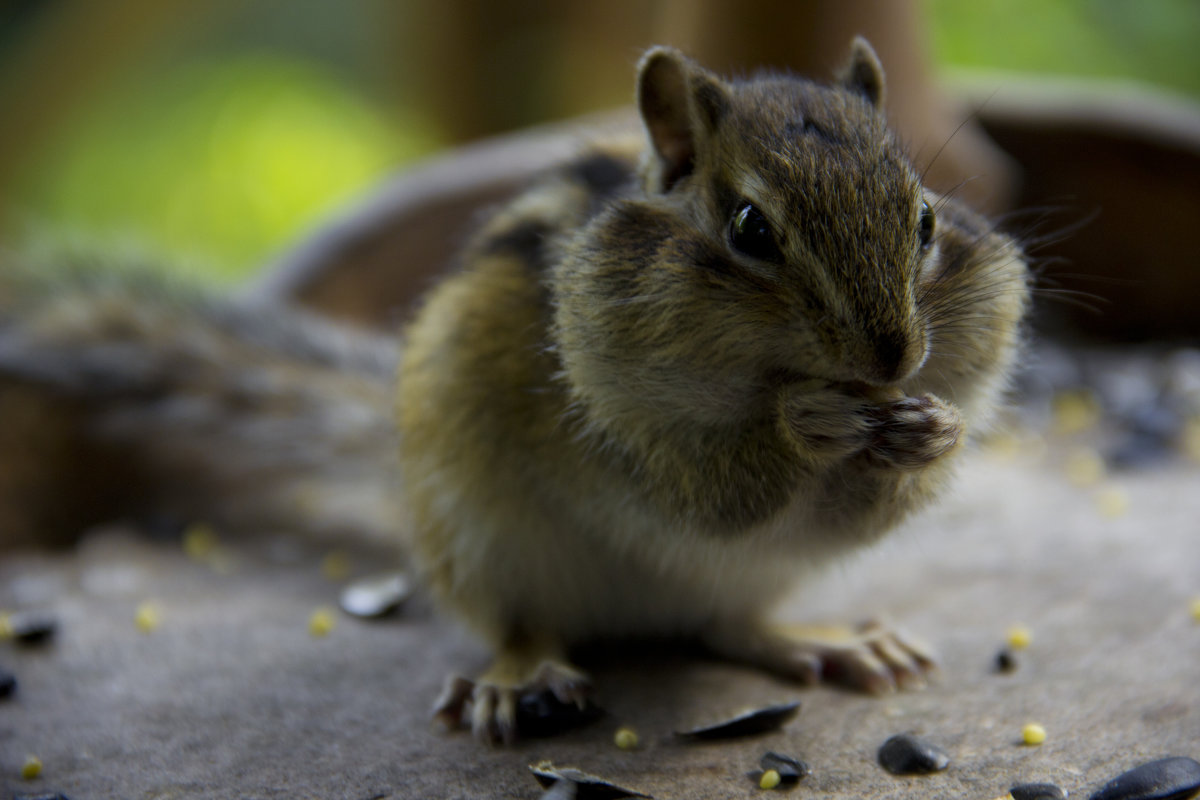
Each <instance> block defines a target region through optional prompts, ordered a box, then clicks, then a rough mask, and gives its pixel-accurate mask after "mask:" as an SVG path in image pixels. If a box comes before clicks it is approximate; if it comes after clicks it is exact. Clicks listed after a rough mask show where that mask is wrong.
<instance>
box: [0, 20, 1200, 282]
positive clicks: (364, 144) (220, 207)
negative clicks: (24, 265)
mask: <svg viewBox="0 0 1200 800" xmlns="http://www.w3.org/2000/svg"><path fill="white" fill-rule="evenodd" d="M46 5H47V4H43V3H39V2H11V3H3V2H0V115H3V117H5V118H7V119H4V120H2V121H3V122H4V124H3V125H0V134H4V133H5V132H7V133H8V135H9V136H10V137H11V138H13V142H14V143H9V142H4V141H0V151H3V152H5V153H7V154H8V164H7V169H3V170H0V179H2V180H0V189H2V190H3V199H4V201H5V206H6V208H7V210H8V213H7V215H6V217H5V219H4V221H3V226H4V233H5V234H6V236H8V237H11V236H16V235H22V236H29V235H31V234H32V235H33V236H34V237H35V238H36V237H37V236H42V235H53V236H54V237H56V238H59V239H62V238H66V239H67V240H77V241H81V242H85V243H95V242H103V243H104V244H105V246H108V247H122V248H126V249H129V250H133V251H136V252H138V253H140V254H143V255H145V256H149V257H150V259H151V260H153V259H155V258H161V259H162V260H164V261H165V262H169V263H179V262H183V263H188V264H192V265H193V271H195V272H203V273H204V274H205V275H209V276H212V277H213V278H214V279H216V280H222V279H224V280H229V279H233V278H237V277H240V276H242V275H245V274H246V273H247V272H248V271H250V270H253V269H255V268H257V267H259V266H260V265H262V264H263V263H265V262H268V261H269V260H270V258H271V257H272V256H274V255H275V254H277V253H278V252H280V250H281V249H282V248H284V247H286V246H287V245H288V244H289V243H291V242H293V241H295V240H296V239H297V238H298V237H300V236H301V235H302V234H303V232H304V231H305V230H307V229H308V228H310V227H311V226H313V225H314V224H316V223H317V222H318V221H319V220H320V219H321V218H322V217H324V216H327V215H329V214H330V213H332V212H333V211H334V210H335V209H337V208H338V207H340V206H343V205H344V204H345V203H347V202H348V201H349V200H351V199H352V198H354V197H355V196H357V195H360V194H361V193H362V192H363V191H365V190H366V189H367V188H368V187H369V186H370V185H371V184H373V183H374V182H377V181H379V180H381V179H382V178H383V176H385V175H386V174H388V173H389V172H390V171H392V170H395V169H397V168H398V167H400V166H401V165H403V164H405V163H408V162H411V161H412V160H414V159H418V158H420V157H422V156H425V155H428V154H430V153H432V152H435V151H436V150H438V149H439V148H443V147H446V146H448V145H450V144H453V143H454V142H455V141H457V140H459V139H461V138H463V135H462V134H461V131H459V132H457V133H456V132H455V131H453V130H448V126H447V125H445V124H444V121H443V120H439V119H438V117H437V114H436V112H435V110H434V109H431V108H430V107H429V104H428V103H427V102H424V100H423V98H425V97H428V89H429V86H430V84H432V83H435V81H433V80H431V78H430V76H429V75H427V74H422V72H421V70H420V68H419V65H418V66H414V63H417V62H414V61H413V60H411V59H409V58H408V55H409V51H413V52H416V51H419V49H420V46H421V43H422V42H421V38H422V37H421V30H422V25H423V19H422V16H421V15H422V13H424V12H425V11H426V10H427V9H425V7H424V6H425V5H427V4H421V3H415V2H414V3H411V4H406V3H386V2H382V0H378V1H377V2H368V1H366V0H362V1H360V2H350V3H344V4H336V3H330V2H313V1H311V0H295V1H294V2H286V3H285V2H257V3H247V4H240V5H239V4H233V3H220V2H214V3H212V4H194V3H175V4H172V3H169V2H163V3H159V4H156V5H152V4H148V3H145V2H136V0H134V1H133V2H121V3H115V4H113V6H111V7H110V9H109V10H110V11H111V15H110V14H97V13H96V11H95V9H96V8H97V7H105V6H107V5H108V4H107V3H92V4H91V9H90V11H87V12H83V21H82V22H81V23H80V27H82V28H89V26H91V27H90V28H89V30H90V31H91V33H92V34H93V38H80V37H79V36H78V35H77V34H76V32H74V31H67V33H65V34H62V36H63V37H65V40H64V41H61V42H57V43H55V44H54V47H55V48H56V50H54V51H52V52H53V53H58V54H60V55H61V59H62V63H63V64H64V65H66V66H64V67H63V69H64V70H66V71H67V72H66V73H65V76H55V75H49V76H48V77H47V78H46V80H45V81H43V82H42V83H44V84H45V85H39V80H40V74H35V73H34V72H32V70H34V69H35V67H36V64H37V63H38V62H36V60H35V61H33V62H30V61H29V60H28V59H29V54H28V53H27V52H25V51H26V50H27V49H28V48H27V47H26V43H27V42H28V41H30V40H32V39H34V38H36V35H37V34H38V32H39V31H43V30H44V26H46V25H47V22H46V18H47V17H53V13H54V10H53V9H52V10H51V11H50V12H47V11H46ZM49 5H50V6H55V5H57V6H60V7H61V6H69V5H70V4H69V3H58V4H49ZM516 5H517V6H521V5H522V4H521V3H517V4H516ZM528 5H529V4H525V11H529V8H528ZM164 6H177V8H174V9H173V11H172V12H171V13H170V14H167V13H164V12H162V11H161V9H162V8H163V7H164ZM84 8H87V6H84ZM925 12H926V16H927V23H926V24H927V25H928V27H929V29H930V36H929V40H930V43H931V49H932V57H933V58H934V60H935V61H936V64H937V66H938V69H939V70H941V71H944V72H947V73H950V72H954V71H956V70H964V69H971V70H976V69H988V70H1004V71H1015V72H1022V73H1029V74H1037V75H1044V74H1058V75H1079V76H1089V77H1109V78H1121V79H1130V80H1136V81H1144V82H1147V83H1150V84H1154V85H1157V86H1159V87H1161V88H1163V89H1166V90H1170V91H1174V92H1178V93H1181V94H1184V95H1190V96H1191V97H1193V98H1196V97H1200V46H1198V45H1200V2H1196V0H1144V1H1143V2H1132V1H1130V0H1090V1H1088V0H970V1H967V0H929V2H927V3H926V6H925ZM122 15H126V16H127V18H122ZM97 25H99V26H111V33H110V32H106V31H97V29H96V28H95V26H97ZM106 30H107V29H106ZM131 31H132V32H131ZM530 31H531V33H530V37H529V39H528V40H527V41H520V42H516V43H514V44H513V45H512V49H513V51H514V52H519V51H520V50H521V49H523V48H527V47H536V46H537V45H538V41H539V40H538V32H539V28H538V27H537V26H536V25H531V26H530ZM97 33H98V35H99V37H100V39H99V44H95V43H94V41H93V39H94V37H95V35H97ZM72 36H75V37H76V38H72ZM105 37H109V38H107V39H106V38H105ZM60 38H61V37H60ZM76 41H78V42H80V43H81V44H79V45H78V47H80V48H81V47H83V46H84V45H85V44H86V45H87V46H89V47H98V48H101V50H100V51H98V52H99V55H98V56H95V57H92V58H91V60H90V61H89V60H88V58H89V57H90V56H89V53H90V51H89V52H84V53H82V54H80V53H79V52H77V49H78V48H76V49H72V47H71V44H72V43H73V42H76ZM106 47H107V49H104V48H106ZM398 51H399V52H398ZM35 55H36V54H35ZM462 57H463V58H467V56H466V55H463V56H462ZM622 58H625V60H628V61H629V62H630V63H632V61H633V59H634V58H636V55H635V54H631V55H628V56H626V54H622ZM43 59H44V55H43ZM51 60H54V59H53V58H52V59H51ZM110 62H111V63H112V64H113V65H114V66H111V67H109V66H108V64H109V63H110ZM31 64H33V65H34V66H31ZM42 69H44V68H42ZM93 69H95V70H96V75H89V74H88V72H89V70H93ZM72 71H74V72H72ZM31 76H32V79H31ZM438 77H439V78H442V79H443V80H442V83H441V85H442V86H443V87H444V86H445V85H447V84H449V85H451V86H452V85H453V78H454V76H453V75H452V74H450V75H441V74H439V76H438ZM511 80H515V81H525V82H526V83H529V85H530V88H531V92H532V91H533V90H534V89H537V88H539V87H537V86H534V85H533V82H535V81H538V80H540V81H545V80H546V79H545V77H544V76H529V75H522V74H521V73H520V72H519V70H517V72H516V75H515V76H512V77H511ZM614 80H615V83H614V84H609V85H610V86H613V85H615V86H617V87H626V86H628V85H629V84H630V83H631V78H630V75H629V74H620V75H616V76H614ZM72 81H75V83H72ZM77 85H78V86H81V87H82V88H79V89H78V90H73V87H75V86H77ZM442 91H446V90H445V89H444V88H443V89H442ZM587 91H589V90H588V89H587V88H586V87H585V88H584V89H583V90H581V92H582V93H583V94H586V93H587ZM591 91H592V95H591V96H587V97H578V98H572V100H573V102H570V103H560V104H559V106H558V107H554V104H553V103H547V104H543V105H542V107H540V108H539V109H535V110H534V111H532V112H530V113H527V114H526V115H525V116H524V117H517V118H514V119H513V120H504V121H503V122H504V124H499V125H497V127H506V126H508V125H511V124H516V123H519V122H532V121H536V119H537V118H538V116H539V115H540V116H542V117H545V118H550V117H554V116H560V115H563V114H569V113H577V112H578V111H579V110H582V109H587V108H591V107H604V106H607V105H612V104H613V103H614V102H619V101H618V100H616V99H614V98H619V97H620V96H621V95H620V94H617V95H614V94H613V92H614V91H618V92H625V91H627V90H626V89H624V88H619V89H617V90H613V89H610V88H595V89H592V90H591ZM6 92H7V95H6ZM43 98H46V100H45V102H47V103H48V104H52V103H57V104H58V105H60V106H62V108H61V109H57V113H55V114H51V115H49V121H48V122H45V123H44V124H39V125H35V126H34V127H33V129H30V128H27V127H25V126H26V123H27V121H28V120H37V119H40V117H39V116H38V115H35V114H31V112H30V109H31V108H34V107H37V110H39V111H40V110H41V108H40V106H37V104H38V103H40V102H42V99H43ZM18 139H20V142H19V143H17V140H18ZM10 145H11V146H10ZM47 232H49V233H47Z"/></svg>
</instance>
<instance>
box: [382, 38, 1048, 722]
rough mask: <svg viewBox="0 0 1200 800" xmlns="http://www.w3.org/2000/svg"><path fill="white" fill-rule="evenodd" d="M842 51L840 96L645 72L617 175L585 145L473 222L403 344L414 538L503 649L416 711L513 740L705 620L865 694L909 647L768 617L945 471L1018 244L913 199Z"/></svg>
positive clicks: (652, 68) (741, 642) (1009, 296)
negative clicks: (635, 138) (542, 707)
mask: <svg viewBox="0 0 1200 800" xmlns="http://www.w3.org/2000/svg"><path fill="white" fill-rule="evenodd" d="M883 93H884V78H883V72H882V69H881V67H880V64H879V61H878V59H877V58H876V56H875V55H874V52H873V51H872V50H871V48H870V46H869V45H868V44H867V43H866V42H865V41H863V40H861V39H860V40H858V41H856V42H855V43H854V44H853V46H852V50H851V55H850V60H849V65H848V67H847V68H846V69H845V72H844V74H843V76H842V78H841V79H840V81H839V82H837V83H836V84H834V85H832V86H820V85H817V84H815V83H812V82H809V81H806V80H800V79H797V78H792V77H779V76H762V77H757V78H754V79H751V80H748V81H743V82H736V83H730V82H727V81H724V80H722V79H720V78H718V77H717V76H715V75H713V74H712V73H710V72H708V71H706V70H705V69H703V68H702V67H700V66H698V65H697V64H695V63H693V62H692V61H690V60H688V59H687V58H685V57H684V56H682V55H681V54H680V53H678V52H676V51H674V50H671V49H667V48H655V49H652V50H650V51H649V52H648V53H647V54H646V55H645V57H644V58H643V59H642V61H641V64H640V66H639V68H638V79H637V105H638V109H639V111H640V114H641V118H642V122H643V124H644V127H645V133H646V140H647V141H646V143H645V146H644V148H643V149H644V153H643V154H642V155H641V158H640V161H638V160H637V157H636V156H635V155H631V154H629V153H628V152H621V151H619V150H610V151H603V150H601V151H599V152H595V153H593V154H591V155H589V156H587V157H584V158H582V159H580V160H578V161H576V162H574V163H572V164H567V165H565V166H564V167H563V168H562V169H560V170H559V171H557V172H556V173H554V174H552V175H551V176H549V177H548V178H547V179H546V180H545V181H544V182H543V184H542V185H541V186H539V187H537V188H534V189H532V190H531V191H530V192H528V193H527V194H525V195H524V196H523V197H520V198H518V199H517V200H516V201H514V202H513V203H512V204H511V205H510V206H509V208H508V209H506V210H505V211H504V212H502V213H501V214H499V215H498V216H497V217H496V218H495V219H493V220H492V222H491V223H490V224H489V225H488V226H487V227H486V228H485V229H484V230H483V231H482V233H481V234H480V235H479V237H478V238H477V239H476V241H475V242H474V244H473V246H472V248H471V250H470V251H469V252H468V255H467V258H466V268H465V269H464V270H463V271H462V272H461V273H460V274H459V275H457V276H455V277H453V278H450V279H449V280H447V281H445V282H444V283H443V284H442V285H441V286H440V287H439V288H437V289H436V290H435V291H434V292H433V293H432V295H431V296H430V297H429V298H428V300H427V302H426V304H425V305H424V307H423V308H422V309H421V310H420V311H419V313H418V315H417V316H416V318H415V320H414V321H413V322H412V324H411V326H410V327H409V329H408V333H407V336H406V342H407V344H406V347H405V348H404V351H403V353H402V356H401V364H400V378H399V393H398V400H397V405H398V425H399V433H400V437H401V448H400V453H401V471H402V475H403V485H404V487H405V489H404V491H405V496H406V498H407V503H406V508H407V509H408V511H409V512H410V513H411V515H412V524H411V527H410V530H411V532H412V535H413V542H412V544H413V547H414V552H415V553H416V554H417V555H418V557H419V559H420V561H421V562H422V563H423V564H424V565H425V567H426V569H427V573H428V578H429V581H430V584H431V585H432V587H433V588H434V591H435V592H436V594H437V595H438V596H439V597H440V598H441V601H442V602H443V604H444V605H445V606H446V607H448V608H450V609H453V610H454V611H455V612H456V613H457V614H458V615H459V616H460V617H461V618H462V619H464V620H466V621H467V622H468V623H470V624H471V625H472V626H473V627H474V628H475V629H476V630H477V631H478V632H479V633H480V634H481V635H482V636H483V637H484V638H485V639H486V641H487V642H488V643H489V644H490V645H491V647H492V648H493V650H494V651H495V654H496V656H495V663H494V665H493V666H492V667H491V669H489V670H488V671H487V672H486V673H485V674H484V675H483V676H482V677H481V678H480V679H479V680H478V681H474V682H472V681H468V680H457V681H454V682H452V683H450V684H449V685H448V687H447V691H446V692H445V694H444V696H443V697H442V698H441V700H440V702H439V704H438V707H437V708H438V713H439V714H441V715H442V716H444V717H445V718H447V719H448V720H450V721H452V722H454V721H457V720H460V719H464V718H465V717H467V716H468V715H469V718H470V720H471V724H472V727H473V728H474V730H475V732H476V733H477V734H478V735H480V736H481V737H483V738H486V739H495V738H499V739H511V738H512V737H513V736H514V735H515V733H516V731H515V722H514V720H515V708H516V703H517V700H518V698H519V696H520V695H521V693H522V692H525V691H529V690H531V689H536V688H544V689H547V690H549V691H552V692H554V694H555V695H557V696H558V697H559V698H560V699H563V700H567V701H570V700H575V701H580V700H582V698H583V696H584V693H585V691H586V687H587V679H586V678H585V677H584V675H583V673H582V672H581V671H580V670H578V669H577V668H576V667H574V666H573V665H572V664H571V663H570V662H569V661H568V660H567V652H568V649H569V647H570V646H571V645H572V644H575V643H578V642H581V641H587V640H591V639H595V638H597V637H609V636H613V637H623V636H631V635H634V636H637V635H666V636H679V635H683V636H692V637H697V638H699V639H700V640H701V641H703V642H704V643H705V644H706V645H708V646H709V647H710V648H712V649H713V650H714V651H716V652H718V653H720V654H722V655H724V656H727V657H730V658H733V659H738V660H741V661H745V662H749V663H752V664H755V665H758V666H761V667H764V668H766V669H767V670H770V671H771V672H774V673H778V674H781V675H784V676H786V677H789V678H793V679H797V680H800V681H804V682H813V681H815V680H817V679H818V677H819V676H821V675H822V674H827V673H829V672H834V671H838V672H841V673H843V674H845V675H848V676H849V677H850V679H851V680H852V682H854V683H856V684H857V685H859V686H861V687H863V688H866V689H869V690H873V691H880V690H884V689H887V688H889V687H891V686H893V685H894V684H895V683H896V682H897V681H899V682H910V681H913V680H915V679H918V678H919V676H920V674H921V672H922V671H923V670H925V669H926V668H927V667H928V666H929V662H928V661H927V659H926V657H925V656H924V655H923V654H922V653H921V652H920V651H919V650H917V649H915V648H913V647H911V646H909V645H908V644H907V643H906V642H904V641H902V640H900V639H899V638H898V637H895V636H892V635H890V634H888V633H887V632H886V631H880V630H875V631H872V632H871V633H869V634H867V635H865V636H864V637H863V638H861V639H859V640H857V641H850V642H847V643H844V644H843V645H841V646H836V645H831V644H830V643H829V642H826V641H820V640H815V639H804V638H798V637H796V636H790V635H788V634H786V633H784V632H782V631H780V630H778V629H777V628H774V627H772V626H771V625H770V624H769V623H767V622H766V620H765V613H766V611H767V610H768V609H770V607H771V606H772V604H773V603H775V602H776V601H777V600H778V599H779V598H780V597H781V595H782V594H783V593H784V592H785V591H786V590H787V589H789V588H791V587H792V586H793V585H794V584H795V583H796V582H797V580H798V579H801V578H802V577H803V576H804V575H806V574H812V573H813V572H814V571H816V570H820V569H821V568H822V567H824V566H826V565H827V564H828V563H829V562H830V561H831V560H832V559H834V558H837V557H838V556H842V555H845V554H847V553H850V552H853V551H855V550H857V549H859V548H862V547H864V546H866V545H869V544H871V543H872V542H874V541H876V540H877V539H879V538H880V537H881V536H882V535H884V533H886V532H887V531H888V530H889V529H890V528H892V527H893V526H894V525H895V524H896V523H897V522H898V521H900V520H901V519H902V518H904V517H905V516H906V515H908V514H909V513H911V512H912V511H914V510H916V509H918V508H921V507H923V506H925V505H926V504H927V503H928V502H929V501H930V500H931V499H932V498H933V497H934V496H935V494H936V493H937V491H938V489H939V488H940V487H941V485H942V484H943V483H944V482H945V479H946V477H947V474H948V471H949V469H950V468H951V465H952V464H953V462H954V460H955V458H954V456H955V453H956V452H957V451H958V450H959V449H960V445H961V443H962V441H963V438H964V437H965V435H966V432H967V431H968V430H969V429H970V428H972V427H975V426H977V425H980V424H982V423H983V422H984V421H985V420H986V418H987V416H988V414H989V413H990V411H991V409H992V408H993V406H994V404H995V402H996V400H997V395H998V393H999V391H1000V389H1001V387H1003V385H1004V383H1005V380H1006V376H1007V375H1008V373H1009V370H1010V368H1011V366H1012V364H1013V361H1014V359H1015V357H1016V353H1017V348H1018V340H1019V336H1018V329H1019V327H1020V322H1021V319H1022V316H1023V313H1024V311H1025V307H1026V300H1027V286H1026V282H1027V277H1026V276H1027V272H1026V265H1025V262H1024V260H1023V258H1022V255H1021V252H1020V251H1019V249H1018V248H1017V246H1016V245H1015V244H1014V243H1013V242H1012V241H1011V240H1010V239H1008V238H1006V237H1004V236H1002V235H999V234H997V233H995V232H993V231H992V230H991V229H990V227H989V226H988V225H987V224H986V223H985V222H984V221H983V220H981V219H979V218H978V217H976V216H975V215H974V214H972V213H970V212H969V211H967V210H966V209H964V208H962V207H961V206H959V205H957V204H955V203H954V202H953V201H951V200H949V199H947V198H941V197H937V196H935V195H933V194H932V193H931V192H929V191H928V190H926V189H924V188H923V187H922V185H921V180H920V176H919V175H918V174H917V173H916V172H915V171H914V169H913V167H912V166H911V164H910V162H909V161H908V159H907V158H906V156H905V154H904V150H903V148H902V147H901V146H900V144H899V143H898V141H897V140H896V138H895V137H894V136H893V135H892V134H891V133H890V132H889V131H888V129H887V127H886V125H885V121H884V117H883V115H882V113H881V108H882V103H883Z"/></svg>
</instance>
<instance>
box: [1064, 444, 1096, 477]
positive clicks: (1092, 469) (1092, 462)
mask: <svg viewBox="0 0 1200 800" xmlns="http://www.w3.org/2000/svg"><path fill="white" fill-rule="evenodd" d="M1064 469H1065V470H1066V473H1067V480H1069V481H1070V482H1071V483H1072V484H1074V485H1075V486H1079V487H1085V486H1095V485H1096V484H1097V483H1099V482H1100V481H1101V479H1103V478H1104V473H1105V465H1104V458H1103V457H1101V455H1100V454H1099V453H1097V452H1096V451H1095V450H1092V449H1090V448H1087V447H1082V448H1080V449H1078V450H1076V451H1075V452H1073V453H1071V454H1070V455H1069V456H1067V461H1066V464H1065V465H1064Z"/></svg>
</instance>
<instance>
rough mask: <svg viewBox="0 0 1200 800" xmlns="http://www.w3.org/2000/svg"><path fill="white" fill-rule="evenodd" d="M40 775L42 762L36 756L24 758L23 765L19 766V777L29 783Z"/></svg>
mask: <svg viewBox="0 0 1200 800" xmlns="http://www.w3.org/2000/svg"><path fill="white" fill-rule="evenodd" d="M41 774H42V760H41V759H40V758H38V757H37V756H26V757H25V763H24V764H22V765H21V777H22V778H24V779H25V780H27V781H31V780H33V779H34V778H36V777H37V776H39V775H41Z"/></svg>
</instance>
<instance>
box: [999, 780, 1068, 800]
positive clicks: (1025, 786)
mask: <svg viewBox="0 0 1200 800" xmlns="http://www.w3.org/2000/svg"><path fill="white" fill-rule="evenodd" d="M1008 796H1009V797H1011V798H1012V800H1066V798H1067V793H1066V792H1065V791H1063V790H1062V789H1060V788H1058V787H1057V786H1055V785H1054V784H1053V783H1019V784H1017V785H1016V786H1014V787H1012V788H1011V789H1009V790H1008Z"/></svg>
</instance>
